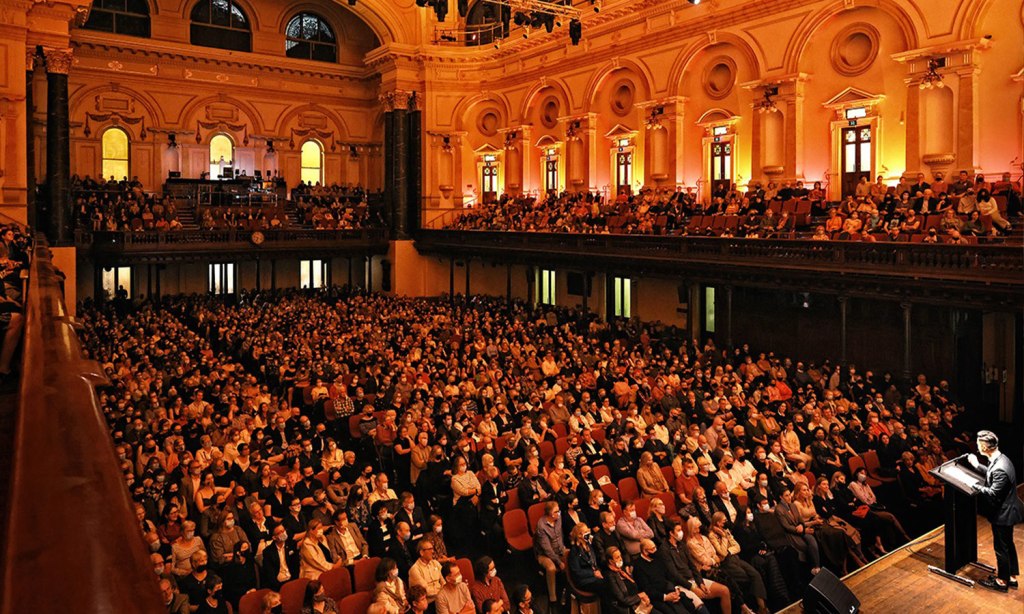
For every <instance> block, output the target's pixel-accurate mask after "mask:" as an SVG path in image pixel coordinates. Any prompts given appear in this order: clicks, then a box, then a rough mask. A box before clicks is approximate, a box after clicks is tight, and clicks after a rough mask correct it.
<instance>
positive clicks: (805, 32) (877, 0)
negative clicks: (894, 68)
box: [783, 0, 927, 73]
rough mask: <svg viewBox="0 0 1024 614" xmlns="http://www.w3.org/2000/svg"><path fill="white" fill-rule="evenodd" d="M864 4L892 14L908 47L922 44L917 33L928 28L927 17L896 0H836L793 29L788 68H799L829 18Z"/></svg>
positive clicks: (795, 69)
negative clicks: (913, 13)
mask: <svg viewBox="0 0 1024 614" xmlns="http://www.w3.org/2000/svg"><path fill="white" fill-rule="evenodd" d="M861 8H874V9H877V10H880V11H882V12H883V13H885V14H887V15H889V16H890V17H892V18H893V19H894V20H895V21H896V24H897V25H898V26H899V29H900V32H902V33H903V40H904V42H905V43H906V45H907V48H908V49H916V48H917V47H918V46H919V39H918V33H919V32H926V31H927V28H926V25H925V21H924V19H923V18H922V17H921V15H920V14H918V15H916V19H915V16H914V15H911V14H910V13H908V12H906V11H905V10H904V9H903V7H902V6H900V5H899V4H897V3H896V2H894V1H893V0H856V1H855V2H854V4H853V6H852V7H851V6H849V2H848V1H847V0H836V1H835V2H832V3H831V4H829V5H827V6H825V7H823V8H822V9H821V10H820V11H818V12H817V13H812V14H811V15H809V16H807V18H805V19H804V20H803V21H802V22H800V24H799V25H798V26H797V28H796V30H794V32H793V34H792V36H790V39H789V44H788V45H787V47H786V53H785V56H784V60H783V66H784V67H785V69H784V70H785V72H786V73H794V72H796V71H798V70H799V67H800V58H802V57H803V55H804V51H805V50H806V49H807V45H808V44H810V41H811V38H812V37H813V36H814V34H815V32H817V31H818V30H819V29H820V28H821V27H822V26H824V25H825V24H826V23H828V21H829V20H831V19H832V18H833V17H835V16H836V15H839V14H840V13H843V12H845V11H847V10H856V9H861Z"/></svg>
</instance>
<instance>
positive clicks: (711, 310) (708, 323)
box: [704, 286, 715, 333]
mask: <svg viewBox="0 0 1024 614" xmlns="http://www.w3.org/2000/svg"><path fill="white" fill-rule="evenodd" d="M704 330H705V331H707V332H709V333H713V332H715V288H714V286H708V287H706V288H704Z"/></svg>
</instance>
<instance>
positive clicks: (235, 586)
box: [220, 542, 257, 612]
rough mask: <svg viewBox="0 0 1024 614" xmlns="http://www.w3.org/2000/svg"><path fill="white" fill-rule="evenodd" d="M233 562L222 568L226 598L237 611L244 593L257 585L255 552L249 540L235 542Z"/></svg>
mask: <svg viewBox="0 0 1024 614" xmlns="http://www.w3.org/2000/svg"><path fill="white" fill-rule="evenodd" d="M233 554H234V556H233V557H232V559H231V562H230V563H228V564H227V565H224V566H223V567H221V568H220V575H221V578H222V579H223V580H224V599H225V600H226V601H227V602H228V603H230V604H231V607H232V608H233V609H234V610H235V611H236V612H237V611H238V601H239V599H241V598H242V595H244V594H246V593H247V592H249V591H250V590H253V589H255V588H256V587H257V568H256V560H255V557H254V556H253V552H252V550H251V549H250V547H249V544H248V543H247V542H238V543H236V544H235V548H234V553H233Z"/></svg>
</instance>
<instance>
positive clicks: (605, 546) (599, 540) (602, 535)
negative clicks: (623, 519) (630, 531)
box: [593, 511, 630, 567]
mask: <svg viewBox="0 0 1024 614" xmlns="http://www.w3.org/2000/svg"><path fill="white" fill-rule="evenodd" d="M600 517H601V522H600V524H599V525H598V526H597V527H595V528H594V533H593V535H594V550H596V551H597V558H598V560H599V561H600V562H601V566H602V567H610V566H611V562H610V561H608V559H607V558H606V557H607V555H606V553H607V552H608V550H609V549H610V548H615V549H617V550H619V551H620V552H621V553H622V559H623V561H625V564H626V565H629V563H630V557H629V552H628V551H626V546H625V544H624V543H623V542H622V537H621V536H619V532H618V531H616V530H615V514H614V513H613V512H610V511H608V512H601V515H600Z"/></svg>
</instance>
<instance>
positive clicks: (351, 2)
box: [348, 0, 356, 6]
mask: <svg viewBox="0 0 1024 614" xmlns="http://www.w3.org/2000/svg"><path fill="white" fill-rule="evenodd" d="M348 5H349V6H355V5H356V0H348Z"/></svg>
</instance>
